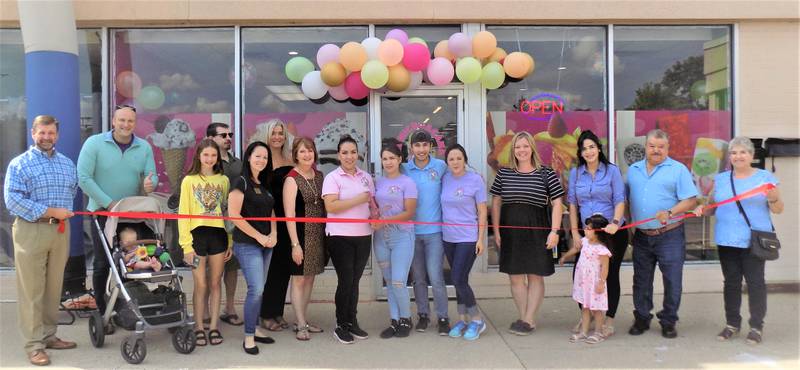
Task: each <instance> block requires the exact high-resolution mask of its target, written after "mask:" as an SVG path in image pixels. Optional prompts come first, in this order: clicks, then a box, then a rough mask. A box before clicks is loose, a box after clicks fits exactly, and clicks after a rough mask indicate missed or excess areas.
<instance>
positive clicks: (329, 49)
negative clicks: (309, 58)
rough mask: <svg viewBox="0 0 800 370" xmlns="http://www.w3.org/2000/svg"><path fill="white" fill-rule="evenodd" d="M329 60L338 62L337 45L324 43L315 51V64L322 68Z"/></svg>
mask: <svg viewBox="0 0 800 370" xmlns="http://www.w3.org/2000/svg"><path fill="white" fill-rule="evenodd" d="M329 62H337V63H338V62H339V47H338V46H336V45H334V44H325V45H322V47H320V48H319V50H318V51H317V66H319V68H322V66H324V65H325V64H327V63H329Z"/></svg>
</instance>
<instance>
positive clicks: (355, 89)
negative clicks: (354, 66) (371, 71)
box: [344, 72, 369, 100]
mask: <svg viewBox="0 0 800 370" xmlns="http://www.w3.org/2000/svg"><path fill="white" fill-rule="evenodd" d="M344 90H345V91H347V95H348V96H350V97H351V98H353V99H355V100H360V99H364V98H366V97H367V95H369V87H367V85H364V82H362V81H361V72H353V73H351V74H350V75H348V76H347V78H345V79H344Z"/></svg>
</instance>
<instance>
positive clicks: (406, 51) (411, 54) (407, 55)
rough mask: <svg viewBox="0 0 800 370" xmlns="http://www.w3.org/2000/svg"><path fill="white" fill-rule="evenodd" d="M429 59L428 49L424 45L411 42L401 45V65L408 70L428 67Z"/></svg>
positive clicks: (412, 70)
mask: <svg viewBox="0 0 800 370" xmlns="http://www.w3.org/2000/svg"><path fill="white" fill-rule="evenodd" d="M430 61H431V60H430V51H428V48H427V47H425V45H422V44H417V43H411V44H406V46H404V47H403V65H404V66H405V67H406V69H408V70H409V71H411V72H416V71H421V70H423V69H425V68H426V67H428V63H430Z"/></svg>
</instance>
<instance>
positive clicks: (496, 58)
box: [489, 48, 508, 64]
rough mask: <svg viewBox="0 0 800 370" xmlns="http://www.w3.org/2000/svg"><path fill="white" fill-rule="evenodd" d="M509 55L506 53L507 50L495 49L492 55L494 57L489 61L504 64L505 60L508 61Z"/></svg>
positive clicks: (490, 57)
mask: <svg viewBox="0 0 800 370" xmlns="http://www.w3.org/2000/svg"><path fill="white" fill-rule="evenodd" d="M507 55H508V53H506V51H505V49H503V48H496V49H494V53H492V55H490V56H489V61H490V62H497V63H500V64H503V59H506V56H507Z"/></svg>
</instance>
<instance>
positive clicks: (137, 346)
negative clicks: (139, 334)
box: [119, 336, 147, 365]
mask: <svg viewBox="0 0 800 370" xmlns="http://www.w3.org/2000/svg"><path fill="white" fill-rule="evenodd" d="M119 349H120V352H121V353H122V358H124V359H125V361H128V363H129V364H134V365H136V364H140V363H142V361H144V358H145V356H147V346H146V345H145V344H144V339H142V338H136V337H135V336H130V337H127V338H125V340H124V341H122V344H121V345H120V348H119Z"/></svg>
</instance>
